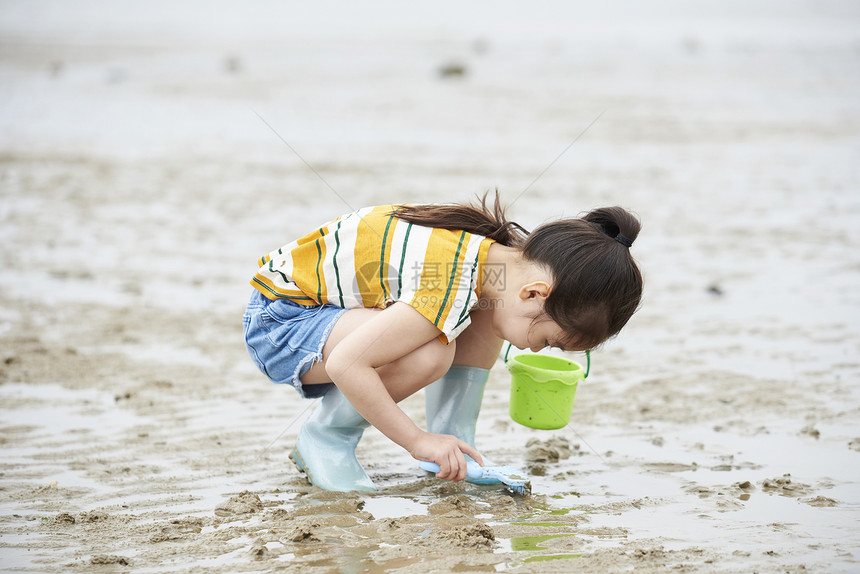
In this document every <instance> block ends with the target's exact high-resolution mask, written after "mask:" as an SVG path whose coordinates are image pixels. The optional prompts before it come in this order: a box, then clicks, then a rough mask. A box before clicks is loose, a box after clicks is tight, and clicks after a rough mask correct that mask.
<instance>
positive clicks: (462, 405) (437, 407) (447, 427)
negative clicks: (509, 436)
mask: <svg viewBox="0 0 860 574" xmlns="http://www.w3.org/2000/svg"><path fill="white" fill-rule="evenodd" d="M489 377H490V370H489V369H481V368H480V367H467V366H464V365H451V368H450V369H448V372H447V373H445V374H444V375H443V376H442V378H441V379H439V380H438V381H435V382H433V383H431V384H430V385H428V386H427V387H425V389H424V401H425V402H424V412H425V413H426V414H427V430H428V431H429V432H432V433H438V434H452V435H454V436H455V437H457V438H458V439H460V440H462V441H464V442H467V443H469V444H470V445H472V446H475V424H476V423H477V422H478V413H479V412H480V411H481V400H482V399H483V398H484V387H485V386H487V379H489ZM466 460H472V459H471V457H469V456H466ZM484 464H485V465H489V462H488V461H487V460H486V459H484ZM466 481H467V482H473V483H475V484H494V483H497V482H498V481H497V480H494V479H471V478H467V479H466Z"/></svg>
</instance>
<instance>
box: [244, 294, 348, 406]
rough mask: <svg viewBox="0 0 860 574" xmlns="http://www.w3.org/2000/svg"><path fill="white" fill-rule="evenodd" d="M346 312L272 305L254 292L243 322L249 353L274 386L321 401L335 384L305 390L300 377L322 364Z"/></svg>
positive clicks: (279, 301) (290, 304) (328, 307)
mask: <svg viewBox="0 0 860 574" xmlns="http://www.w3.org/2000/svg"><path fill="white" fill-rule="evenodd" d="M346 311H347V310H346V309H342V308H341V307H338V306H336V305H328V304H327V305H316V306H313V307H306V306H304V305H299V304H298V303H294V302H292V301H290V300H289V299H277V300H275V301H272V300H271V299H269V298H267V297H264V296H263V294H262V293H260V292H259V291H257V290H256V289H255V290H254V292H253V293H252V294H251V300H250V301H249V302H248V308H247V309H246V310H245V316H244V317H243V318H242V320H243V322H244V325H245V345H247V347H248V353H249V354H250V355H251V358H252V359H254V362H255V363H256V364H257V367H259V369H260V370H261V371H262V372H263V374H264V375H266V376H267V377H269V379H270V380H271V381H272V382H275V383H287V384H289V385H292V386H293V387H294V388H295V389H296V390H297V391H298V392H299V394H300V395H301V396H302V397H305V398H316V397H320V396H322V395H324V394H325V393H326V391H328V390H329V388H331V386H332V384H333V383H323V384H320V385H308V386H303V385H302V382H301V380H300V377H301V376H302V375H304V374H305V373H306V372H308V370H309V369H310V368H311V366H313V364H314V363H315V362H317V361H321V360H322V350H323V346H324V345H325V342H326V340H327V339H328V335H329V333H330V332H331V329H332V327H334V324H335V323H336V322H337V320H338V319H339V318H340V316H341V315H343V314H344V313H346Z"/></svg>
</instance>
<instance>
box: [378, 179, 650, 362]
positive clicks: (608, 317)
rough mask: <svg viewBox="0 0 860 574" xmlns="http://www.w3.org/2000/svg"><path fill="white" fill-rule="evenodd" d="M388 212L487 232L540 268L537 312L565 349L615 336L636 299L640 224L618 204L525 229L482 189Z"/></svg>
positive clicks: (444, 226) (639, 280)
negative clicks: (541, 297)
mask: <svg viewBox="0 0 860 574" xmlns="http://www.w3.org/2000/svg"><path fill="white" fill-rule="evenodd" d="M394 215H396V216H397V217H398V218H400V219H403V220H404V221H408V222H410V223H414V224H416V225H423V226H426V227H437V228H442V229H458V230H465V231H468V232H470V233H476V234H478V235H484V236H486V237H490V238H492V239H495V240H496V241H498V242H499V243H501V244H502V245H506V246H508V247H516V248H519V249H522V253H523V257H524V258H525V259H527V260H529V261H533V262H535V263H539V264H542V265H544V266H546V268H547V269H549V270H550V272H551V273H552V277H553V286H552V290H551V291H550V294H549V296H548V297H547V299H546V303H545V305H544V314H545V315H546V316H547V317H548V319H550V320H552V321H554V322H555V323H557V324H558V325H559V326H560V327H561V328H562V329H563V330H564V332H565V333H566V334H567V338H566V340H564V341H560V343H561V344H562V345H564V347H565V348H579V349H587V348H591V347H594V346H597V345H599V344H600V343H602V342H604V341H606V340H607V339H609V338H610V337H612V336H614V335H616V334H618V332H619V331H621V328H622V327H624V325H626V324H627V321H629V320H630V317H632V316H633V313H635V312H636V309H637V308H638V307H639V303H640V301H641V299H642V274H641V272H640V271H639V267H638V266H637V265H636V262H635V261H634V260H633V256H632V255H631V254H630V249H629V247H628V245H630V244H632V242H633V241H635V240H636V237H637V236H638V235H639V229H640V224H639V220H638V219H636V217H634V216H633V215H632V214H631V213H630V212H628V211H627V210H626V209H623V208H621V207H601V208H599V209H595V210H593V211H590V212H588V213H587V214H586V215H584V216H583V217H580V218H570V219H560V220H557V221H553V222H551V223H545V224H543V225H541V226H539V227H538V228H537V229H535V230H534V231H532V232H531V233H528V232H527V231H526V230H525V229H524V228H523V227H522V226H520V225H519V224H517V223H514V222H512V221H508V220H507V219H506V218H505V211H504V209H503V208H502V207H501V204H500V201H499V192H498V190H496V194H495V201H494V205H493V208H492V210H491V209H490V208H489V207H488V206H487V194H486V193H485V194H484V196H483V197H482V198H481V199H480V204H476V205H463V204H447V205H445V204H443V205H410V206H400V207H398V208H397V209H396V210H395V211H394ZM539 319H541V317H536V318H535V320H539Z"/></svg>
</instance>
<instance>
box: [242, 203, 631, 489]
mask: <svg viewBox="0 0 860 574" xmlns="http://www.w3.org/2000/svg"><path fill="white" fill-rule="evenodd" d="M638 233H639V222H638V221H637V219H636V218H634V217H633V216H632V215H631V214H630V213H628V212H627V211H625V210H624V209H622V208H620V207H608V208H601V209H596V210H594V211H592V212H590V213H588V214H587V215H585V216H584V217H582V218H580V219H562V220H559V221H555V222H552V223H547V224H544V225H541V226H540V227H538V228H537V229H535V230H534V231H533V232H531V233H527V232H526V231H525V230H524V229H523V228H522V227H521V226H519V225H518V224H516V223H514V222H511V221H507V220H506V219H505V214H504V210H503V209H502V208H501V206H500V204H499V197H498V192H497V193H496V197H495V202H494V206H493V208H492V209H490V208H489V207H488V206H487V202H486V195H484V198H483V199H482V200H481V202H480V204H478V205H458V204H453V205H399V206H391V205H387V206H377V207H368V208H364V209H360V210H358V211H355V212H353V213H350V214H348V215H345V216H342V217H339V218H337V219H335V220H334V221H331V222H329V223H327V224H325V225H323V226H322V227H319V228H318V229H315V230H314V231H312V232H311V233H308V234H307V235H305V236H304V237H301V238H300V239H298V240H296V241H294V242H292V243H289V244H287V245H285V246H284V247H281V248H280V249H278V250H276V251H272V252H271V253H269V254H267V255H265V256H263V257H262V258H260V260H259V262H258V263H259V265H260V269H259V271H258V272H257V273H256V275H255V276H254V278H253V279H252V280H251V284H252V285H253V286H254V287H255V288H256V290H255V291H254V292H253V294H252V296H251V300H250V302H249V304H248V308H247V311H246V312H245V316H244V328H245V341H246V343H247V347H248V351H249V353H250V354H251V357H252V358H253V359H254V360H255V361H256V363H257V366H258V367H259V368H260V370H261V371H262V372H263V373H264V374H265V375H266V376H267V377H269V379H271V380H272V381H274V382H276V383H288V384H290V385H292V386H293V387H294V388H295V389H296V390H297V391H298V392H299V394H300V395H301V396H303V397H320V396H321V397H322V401H321V403H320V405H319V407H318V408H317V410H316V411H314V413H313V414H312V415H311V416H310V417H309V418H308V419H307V421H306V422H305V423H304V425H303V426H302V428H301V430H300V431H299V436H298V439H297V440H296V445H295V449H294V450H293V452H292V454H291V455H290V456H291V458H292V459H293V460H294V461H295V463H296V464H297V466H298V467H299V469H300V470H302V471H304V472H305V473H306V474H307V476H308V479H309V480H310V481H311V483H313V484H314V485H316V486H318V487H320V488H323V489H326V490H336V491H347V490H360V491H371V490H375V487H374V485H373V482H372V481H371V479H370V477H368V475H367V473H366V472H365V471H364V468H363V467H362V466H361V464H360V463H359V462H358V460H357V459H356V457H355V447H356V445H357V444H358V441H359V439H360V438H361V435H362V433H363V432H364V429H365V428H367V427H368V426H369V425H373V426H375V427H376V428H377V429H379V430H380V431H381V432H382V433H383V434H384V435H385V436H387V437H388V438H390V439H391V440H392V441H394V442H395V443H397V444H398V445H400V446H401V447H403V448H405V449H406V450H407V451H408V452H409V454H411V455H412V456H413V457H414V458H416V459H418V460H425V461H432V462H435V463H436V464H438V465H439V467H440V471H439V473H438V474H437V476H438V477H439V478H444V479H448V480H462V479H464V478H465V477H466V458H465V455H467V456H470V457H472V458H474V459H475V460H476V461H478V462H479V463H481V464H483V459H482V458H481V455H480V454H479V453H478V451H477V450H475V447H474V441H475V421H476V419H477V416H478V411H479V409H480V406H481V399H482V397H483V392H484V386H485V384H486V382H487V378H488V375H489V369H490V368H491V367H492V365H493V363H494V362H495V360H496V358H497V357H498V355H499V352H500V349H501V346H502V342H503V341H505V340H507V341H510V342H511V343H512V344H513V345H514V346H515V347H517V348H519V349H530V350H531V351H539V350H540V349H542V348H544V347H547V346H551V347H558V348H560V349H564V350H568V351H575V350H586V349H590V348H592V347H594V346H595V345H598V344H600V343H602V342H603V341H605V340H607V339H608V338H610V337H612V336H613V335H615V334H617V333H618V332H619V331H620V330H621V328H622V327H623V326H624V325H625V324H626V323H627V321H628V320H629V319H630V317H631V315H633V313H634V311H635V310H636V309H637V307H638V305H639V302H640V298H641V295H642V276H641V274H640V272H639V269H638V267H637V266H636V263H635V262H634V260H633V258H632V256H631V255H630V252H629V248H630V246H631V245H632V243H633V240H635V239H636V236H637V234H638ZM431 383H432V384H431ZM428 385H429V386H428ZM424 387H427V391H426V413H427V427H428V431H424V430H422V429H420V428H418V427H417V426H416V425H415V423H413V422H412V420H411V419H409V417H407V416H406V414H405V413H404V412H403V411H402V410H401V409H400V407H398V406H397V403H398V402H400V401H401V400H403V399H405V398H406V397H408V396H410V395H412V394H413V393H415V392H416V391H418V390H419V389H422V388H424Z"/></svg>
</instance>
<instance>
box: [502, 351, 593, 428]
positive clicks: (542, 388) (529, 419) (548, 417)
mask: <svg viewBox="0 0 860 574" xmlns="http://www.w3.org/2000/svg"><path fill="white" fill-rule="evenodd" d="M508 350H510V348H509V349H508ZM505 366H506V367H507V368H508V370H509V371H510V372H511V402H510V407H509V410H510V414H511V418H512V419H514V421H516V422H518V423H520V424H521V425H524V426H527V427H531V428H533V429H545V430H549V429H559V428H562V427H563V426H565V425H566V424H567V423H568V422H570V415H571V413H572V412H573V398H574V397H575V396H576V387H577V385H578V384H579V381H581V380H583V379H585V377H586V376H588V372H587V371H586V370H585V369H583V368H582V365H580V364H579V363H576V362H574V361H569V360H567V359H562V358H560V357H552V356H549V355H536V354H533V353H525V354H520V355H515V356H514V357H512V358H511V359H510V360H507V358H506V360H505Z"/></svg>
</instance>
